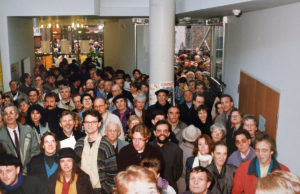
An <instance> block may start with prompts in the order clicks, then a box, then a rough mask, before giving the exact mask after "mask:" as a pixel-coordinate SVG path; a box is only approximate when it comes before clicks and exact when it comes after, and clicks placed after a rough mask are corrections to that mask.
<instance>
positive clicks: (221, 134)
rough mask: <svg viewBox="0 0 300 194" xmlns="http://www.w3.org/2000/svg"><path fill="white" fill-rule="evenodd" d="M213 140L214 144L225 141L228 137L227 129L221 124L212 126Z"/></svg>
mask: <svg viewBox="0 0 300 194" xmlns="http://www.w3.org/2000/svg"><path fill="white" fill-rule="evenodd" d="M210 132H211V138H212V140H213V142H214V143H215V142H218V141H224V142H225V136H226V128H225V127H224V125H222V124H220V123H215V124H213V125H212V126H210Z"/></svg>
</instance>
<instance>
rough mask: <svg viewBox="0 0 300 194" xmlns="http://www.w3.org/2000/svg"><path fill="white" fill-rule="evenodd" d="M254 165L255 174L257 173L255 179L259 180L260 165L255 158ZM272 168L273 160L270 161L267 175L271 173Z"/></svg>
mask: <svg viewBox="0 0 300 194" xmlns="http://www.w3.org/2000/svg"><path fill="white" fill-rule="evenodd" d="M255 164H256V173H257V177H258V178H261V174H260V165H259V161H258V159H257V158H256V161H255ZM272 168H273V159H272V160H271V163H270V165H269V168H268V174H270V173H271V172H272Z"/></svg>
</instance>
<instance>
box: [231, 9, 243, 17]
mask: <svg viewBox="0 0 300 194" xmlns="http://www.w3.org/2000/svg"><path fill="white" fill-rule="evenodd" d="M232 13H233V15H234V16H235V17H240V16H241V15H242V11H241V10H240V9H233V10H232Z"/></svg>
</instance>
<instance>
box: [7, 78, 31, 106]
mask: <svg viewBox="0 0 300 194" xmlns="http://www.w3.org/2000/svg"><path fill="white" fill-rule="evenodd" d="M9 88H10V91H9V92H6V93H5V94H7V95H9V96H10V97H12V99H13V102H14V104H15V105H16V106H17V104H18V100H19V99H21V98H27V95H26V94H25V93H23V92H21V91H20V90H19V88H20V84H19V82H18V81H16V80H11V81H10V82H9Z"/></svg>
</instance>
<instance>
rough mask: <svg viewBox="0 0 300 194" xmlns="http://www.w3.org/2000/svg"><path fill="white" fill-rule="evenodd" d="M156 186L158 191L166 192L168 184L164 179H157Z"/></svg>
mask: <svg viewBox="0 0 300 194" xmlns="http://www.w3.org/2000/svg"><path fill="white" fill-rule="evenodd" d="M157 186H158V188H159V189H160V190H167V188H168V186H169V183H168V181H167V180H166V179H163V178H161V177H158V179H157Z"/></svg>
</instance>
